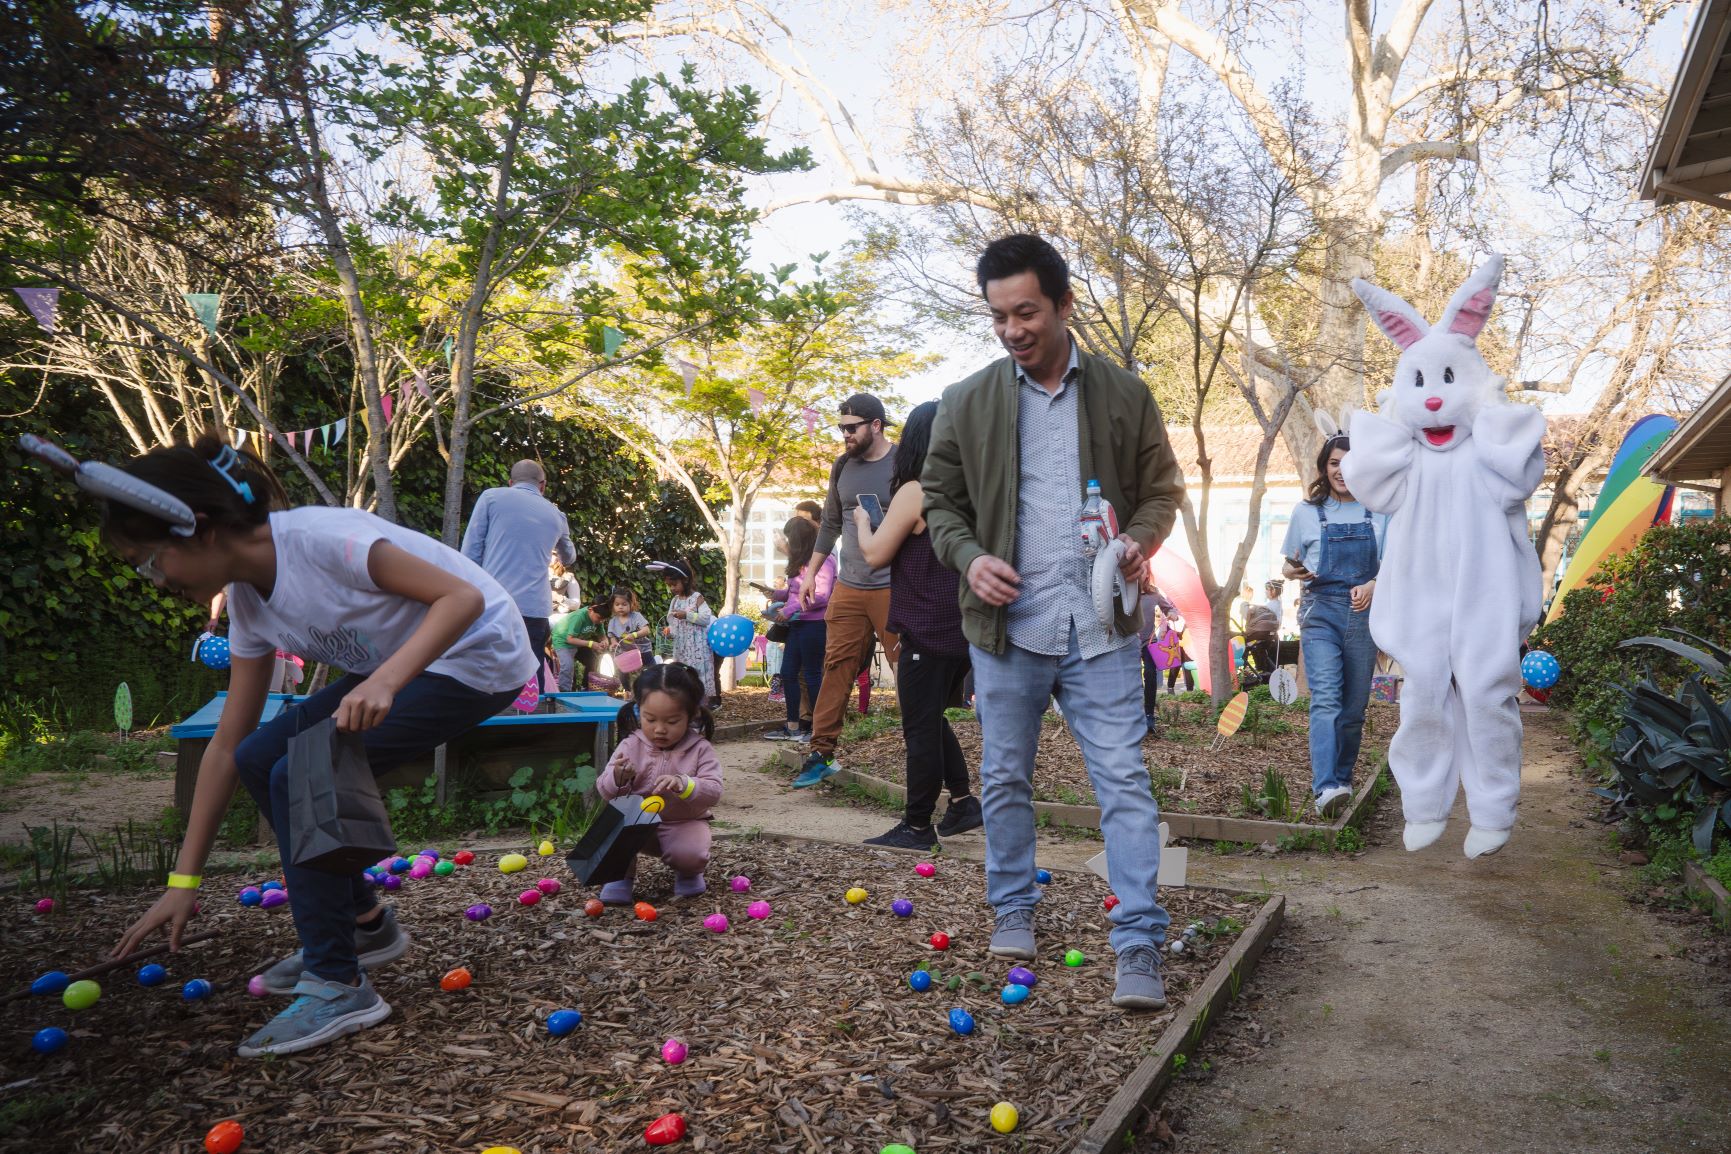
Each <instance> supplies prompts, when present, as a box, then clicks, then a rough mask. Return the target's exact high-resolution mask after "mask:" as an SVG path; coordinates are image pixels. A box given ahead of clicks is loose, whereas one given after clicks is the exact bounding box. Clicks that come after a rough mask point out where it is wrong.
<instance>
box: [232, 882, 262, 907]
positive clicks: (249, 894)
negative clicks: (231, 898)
mask: <svg viewBox="0 0 1731 1154" xmlns="http://www.w3.org/2000/svg"><path fill="white" fill-rule="evenodd" d="M235 900H236V901H238V902H239V903H240V904H241V905H243V906H256V905H258V904H259V903H260V902H262V901H264V891H263V890H260V889H256V888H254V887H253V886H247V887H246V888H245V889H244V890H241V891H240V895H239V896H238V897H237V898H235Z"/></svg>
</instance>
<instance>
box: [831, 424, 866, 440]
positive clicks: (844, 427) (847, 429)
mask: <svg viewBox="0 0 1731 1154" xmlns="http://www.w3.org/2000/svg"><path fill="white" fill-rule="evenodd" d="M869 424H871V422H870V421H851V422H844V423H842V424H839V425H837V426H836V428H838V429H840V430H841V435H842V436H844V437H851V436H853V435H854V433H855V432H857V431H858V430H860V429H862V428H864V427H865V426H866V425H869Z"/></svg>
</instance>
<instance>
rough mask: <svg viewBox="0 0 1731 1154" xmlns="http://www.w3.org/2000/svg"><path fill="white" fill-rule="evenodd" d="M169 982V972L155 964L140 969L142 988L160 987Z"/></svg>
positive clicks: (139, 981) (139, 977) (139, 982)
mask: <svg viewBox="0 0 1731 1154" xmlns="http://www.w3.org/2000/svg"><path fill="white" fill-rule="evenodd" d="M167 980H168V971H167V970H165V969H163V968H162V967H161V966H159V965H157V964H156V963H155V962H152V963H150V964H149V965H148V966H140V967H138V984H139V985H141V986H160V985H162V983H163V982H165V981H167Z"/></svg>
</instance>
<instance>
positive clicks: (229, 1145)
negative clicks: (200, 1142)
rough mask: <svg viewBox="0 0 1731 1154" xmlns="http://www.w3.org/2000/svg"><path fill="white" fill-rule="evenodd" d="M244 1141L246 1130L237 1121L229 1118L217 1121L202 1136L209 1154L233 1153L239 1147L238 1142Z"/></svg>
mask: <svg viewBox="0 0 1731 1154" xmlns="http://www.w3.org/2000/svg"><path fill="white" fill-rule="evenodd" d="M244 1141H246V1131H245V1130H243V1129H242V1128H241V1125H240V1123H239V1122H235V1121H233V1120H229V1121H226V1122H218V1123H217V1124H216V1125H214V1126H212V1127H211V1128H210V1131H209V1133H207V1134H205V1136H204V1148H205V1149H206V1150H208V1151H210V1154H234V1152H235V1151H236V1150H239V1149H240V1144H241V1143H242V1142H244Z"/></svg>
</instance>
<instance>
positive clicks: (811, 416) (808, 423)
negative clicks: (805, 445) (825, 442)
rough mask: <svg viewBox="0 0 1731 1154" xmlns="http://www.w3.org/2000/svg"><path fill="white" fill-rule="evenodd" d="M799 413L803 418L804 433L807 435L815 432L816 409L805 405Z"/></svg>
mask: <svg viewBox="0 0 1731 1154" xmlns="http://www.w3.org/2000/svg"><path fill="white" fill-rule="evenodd" d="M799 415H800V416H802V417H804V418H805V435H806V436H808V437H809V436H812V435H813V434H815V433H816V432H817V410H816V409H814V408H812V407H811V406H810V405H807V406H806V407H805V408H803V409H801V410H800V411H799Z"/></svg>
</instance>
